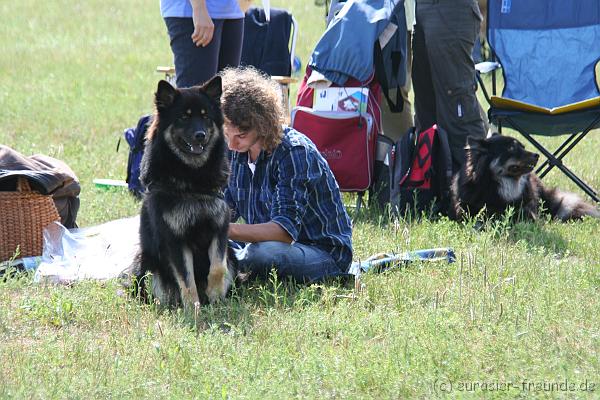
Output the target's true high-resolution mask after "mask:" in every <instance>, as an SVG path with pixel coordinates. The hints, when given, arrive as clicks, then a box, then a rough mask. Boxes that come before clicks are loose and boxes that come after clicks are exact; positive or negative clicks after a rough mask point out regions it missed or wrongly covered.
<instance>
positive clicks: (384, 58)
mask: <svg viewBox="0 0 600 400" xmlns="http://www.w3.org/2000/svg"><path fill="white" fill-rule="evenodd" d="M388 29H389V30H390V31H391V32H393V34H392V35H391V37H389V38H388V40H387V41H386V42H385V43H384V44H383V46H382V43H381V41H382V37H383V36H385V33H386V32H387V31H388ZM406 31H407V29H406V17H405V13H404V2H402V1H400V2H398V3H396V6H395V7H394V9H393V10H392V14H391V16H390V21H389V24H388V28H386V31H384V33H383V34H382V35H381V36H380V37H379V40H377V42H376V43H375V46H374V53H373V58H374V64H375V76H376V78H377V81H378V82H379V84H380V85H381V90H382V92H383V95H384V96H385V98H386V100H387V103H388V106H389V109H390V111H391V112H393V113H399V112H402V110H403V109H404V102H403V99H402V93H401V88H402V87H403V86H404V85H405V84H406V78H407V71H406V60H407V37H406V35H407V33H406ZM393 90H395V91H396V95H395V96H394V97H395V98H396V99H395V101H394V100H392V96H391V95H390V91H393Z"/></svg>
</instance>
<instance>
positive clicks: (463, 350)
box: [0, 0, 600, 399]
mask: <svg viewBox="0 0 600 400" xmlns="http://www.w3.org/2000/svg"><path fill="white" fill-rule="evenodd" d="M272 3H273V5H274V6H277V5H279V6H285V7H286V8H288V9H291V10H292V11H293V12H294V15H295V16H296V18H297V19H298V21H299V34H300V36H299V38H300V39H299V47H298V54H299V55H300V57H301V59H302V62H303V65H306V61H307V60H308V56H309V54H310V52H311V50H312V48H313V46H314V44H315V43H316V41H317V39H318V37H319V35H320V34H321V33H322V31H323V28H324V21H323V15H324V8H323V7H317V6H315V5H314V4H313V2H311V1H299V0H296V1H291V2H289V3H284V2H283V1H272ZM0 17H1V19H2V21H4V22H3V23H2V24H1V25H0V49H2V55H1V56H0V72H1V73H0V110H1V111H0V143H2V144H6V145H9V146H11V147H13V148H15V149H16V150H18V151H20V152H22V153H24V154H26V155H28V154H32V153H44V154H48V155H51V156H54V157H57V158H60V159H62V160H64V161H65V162H67V164H69V165H70V166H71V168H72V169H73V170H74V171H75V173H76V174H77V175H78V177H79V179H80V182H81V186H82V193H81V204H82V205H81V210H80V212H79V217H78V222H79V224H80V225H81V226H88V225H92V224H96V223H101V222H106V221H109V220H112V219H116V218H120V217H124V216H129V215H134V214H136V213H138V210H139V204H138V203H137V202H136V201H134V200H133V199H132V198H131V197H130V196H129V195H128V194H127V193H125V192H122V191H102V190H100V189H97V188H95V187H94V185H93V183H92V180H93V179H94V178H115V179H123V178H124V175H125V163H126V158H127V152H126V149H124V147H123V146H124V143H122V144H121V150H120V151H119V152H116V151H115V150H116V144H117V139H118V137H119V136H120V135H121V132H122V130H123V129H124V128H126V127H128V126H132V125H134V124H135V123H136V121H137V118H138V117H139V116H140V115H141V114H143V113H146V112H149V111H150V110H151V104H152V94H153V91H154V89H155V85H156V82H157V80H158V79H159V78H161V76H160V75H158V74H157V73H155V72H154V69H155V67H156V66H157V65H169V64H171V53H170V49H169V45H168V39H167V34H166V31H165V27H164V24H163V23H162V21H161V19H160V15H159V10H158V2H143V1H138V0H134V1H130V2H118V1H111V0H109V1H96V0H91V1H88V2H85V3H77V4H74V3H72V2H66V1H62V0H56V1H54V2H34V1H31V0H24V1H21V2H12V3H10V4H9V3H6V2H5V3H0ZM295 90H296V87H295V86H294V87H293V91H295ZM596 133H597V131H596V132H593V133H592V134H590V135H588V138H586V139H585V140H584V142H585V143H587V145H586V146H581V145H580V146H579V147H578V149H577V150H576V151H575V153H574V154H573V155H572V156H569V157H568V159H567V160H566V162H567V163H569V165H571V166H572V167H573V169H574V170H576V171H581V172H582V175H583V176H584V178H585V179H586V180H588V181H590V183H591V184H592V185H593V186H595V187H600V177H599V176H598V167H599V164H598V161H597V156H596V150H597V148H598V144H599V142H600V139H598V138H597V137H596V135H595V134H596ZM553 141H554V142H556V139H550V142H553ZM548 182H550V183H554V184H559V185H560V186H561V187H565V188H571V189H573V187H572V185H571V184H570V183H569V182H567V180H566V179H564V178H562V177H561V175H560V174H556V173H552V174H551V175H550V176H549V177H548ZM347 200H348V202H351V201H353V199H352V198H348V199H347ZM0 212H1V210H0ZM599 226H600V224H599V223H598V221H595V220H585V221H583V222H576V223H568V224H558V223H555V222H550V221H540V222H539V223H535V224H532V223H518V224H510V223H508V222H507V221H506V220H503V219H499V220H498V221H495V222H490V223H488V224H487V226H485V227H484V229H481V230H475V229H473V224H472V223H466V224H456V223H453V222H450V221H448V220H446V219H444V218H442V219H439V220H435V221H433V220H429V219H427V218H425V219H420V220H414V221H404V220H398V221H394V220H391V221H390V220H389V219H387V218H380V217H377V216H376V215H374V214H369V213H366V214H363V215H362V216H358V217H356V218H355V223H354V235H353V241H354V248H355V258H356V259H364V258H366V257H367V256H369V255H371V254H374V253H377V252H383V251H386V252H390V251H405V250H409V249H419V248H428V247H440V246H449V247H453V248H454V249H455V251H456V253H457V256H458V261H457V262H456V263H455V264H451V265H448V264H441V263H440V264H427V263H418V262H416V263H412V264H409V265H407V266H405V267H403V268H397V269H393V270H389V271H387V272H384V273H381V274H366V275H364V276H363V277H362V279H361V281H360V282H357V284H356V285H355V282H353V281H349V282H346V281H334V282H327V283H323V284H319V285H296V284H293V283H290V282H281V281H279V280H278V279H277V278H276V277H275V276H273V277H271V279H270V280H268V281H266V282H251V283H249V284H248V285H245V286H243V287H239V288H237V289H236V292H235V293H234V295H233V296H232V298H231V299H229V300H228V301H227V302H225V303H223V304H219V305H214V306H206V307H202V309H201V310H200V313H199V316H198V319H199V320H198V324H193V323H190V321H189V320H187V319H186V318H185V317H184V316H183V315H182V313H181V312H179V311H174V312H171V311H164V310H160V309H157V308H156V307H154V306H152V305H142V304H140V303H138V302H136V301H132V300H131V299H130V298H129V297H128V296H126V295H125V294H124V293H123V290H122V288H121V286H120V285H119V283H118V282H116V281H109V282H102V283H99V282H82V283H78V284H75V285H71V286H53V285H43V284H35V283H33V282H32V277H31V276H30V275H28V274H16V275H12V274H7V275H4V277H3V278H2V279H1V280H0V398H27V399H29V398H85V399H88V398H102V399H104V398H124V397H129V398H259V397H260V398H274V399H275V398H276V399H279V398H423V399H429V398H442V397H444V398H445V397H448V398H481V397H486V398H506V397H510V398H515V397H516V398H529V397H533V396H536V397H541V398H598V397H599V395H598V393H599V392H600V387H599V385H600V375H599V372H598V371H600V357H599V356H600V354H599V351H600V317H599V315H600V302H599V300H598V299H599V294H600V293H599V287H600V262H599V261H600V247H599V246H598V245H597V241H596V236H597V234H598V228H599ZM509 383H510V385H508V384H509ZM565 383H567V384H573V385H575V386H570V385H567V386H564V384H565ZM494 384H496V386H494ZM502 384H504V386H502ZM544 384H546V386H544ZM561 384H562V385H563V386H560V385H561ZM484 385H485V386H484ZM536 385H537V386H536ZM494 387H495V388H496V390H491V389H493V388H494ZM562 387H565V388H566V389H571V388H575V389H577V390H573V391H570V390H562V389H561V388H562ZM581 389H587V391H582V390H581ZM591 389H594V390H593V391H592V390H591Z"/></svg>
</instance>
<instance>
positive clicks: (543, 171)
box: [476, 47, 600, 203]
mask: <svg viewBox="0 0 600 400" xmlns="http://www.w3.org/2000/svg"><path fill="white" fill-rule="evenodd" d="M490 51H491V55H492V61H487V62H481V63H479V64H477V65H476V71H477V81H478V83H479V87H480V88H481V90H482V92H483V95H484V97H485V99H486V100H487V102H488V104H489V106H490V108H489V109H488V120H489V121H490V123H493V122H497V126H498V133H500V134H501V133H502V126H503V125H509V126H510V127H512V128H513V129H515V130H516V131H517V132H519V133H520V134H521V135H522V136H523V137H524V138H525V139H527V141H529V143H531V144H532V145H533V146H534V147H535V148H536V149H537V150H538V151H539V152H540V153H542V154H543V155H544V157H546V160H545V161H544V162H543V163H542V164H541V165H540V166H539V167H538V168H537V169H536V171H535V173H536V174H537V175H538V176H539V178H540V179H542V178H543V177H544V176H546V175H547V174H548V172H550V171H551V170H552V168H554V167H556V168H558V169H559V170H560V171H562V172H563V173H564V174H565V175H566V176H567V177H568V178H569V179H570V180H571V181H573V183H575V184H576V185H577V186H578V187H579V188H580V189H581V190H583V191H584V192H585V193H586V194H587V195H588V196H590V197H591V198H592V199H593V200H594V201H595V202H597V203H600V196H599V195H598V192H597V191H596V190H594V189H593V188H592V187H591V186H590V185H589V184H588V183H586V182H585V181H584V180H582V179H581V178H579V177H578V176H577V175H576V174H575V173H574V172H573V171H571V170H570V169H569V168H568V167H567V166H566V165H565V164H564V163H563V161H562V159H563V158H564V157H565V156H566V155H567V154H568V153H569V152H570V151H571V150H572V149H573V148H574V147H575V146H576V145H577V144H578V143H579V142H580V141H581V140H582V139H583V138H584V137H585V136H586V135H587V134H588V132H590V131H591V130H592V129H594V128H598V127H600V112H599V115H598V117H596V118H595V119H593V120H592V122H591V123H590V124H589V125H587V126H586V127H585V129H583V131H581V132H578V133H574V134H571V135H569V137H568V138H567V139H566V140H565V141H564V142H563V143H562V144H561V145H560V146H559V147H558V148H557V149H556V150H555V151H554V152H552V153H551V152H550V151H549V150H548V149H546V148H545V147H544V146H543V145H542V144H541V143H540V142H538V141H537V140H536V139H534V138H533V136H532V135H531V134H529V133H527V131H526V130H525V129H523V128H522V127H521V126H520V125H519V124H518V123H516V122H515V121H514V119H511V118H510V116H508V115H493V113H492V111H493V106H492V101H491V97H490V95H489V93H488V91H487V89H486V87H485V84H484V82H483V79H482V78H481V74H482V73H488V72H491V73H492V95H494V96H495V95H496V93H497V86H498V85H497V82H496V79H497V77H496V70H497V69H498V68H501V67H502V66H501V65H500V63H498V62H497V57H496V54H495V53H494V50H493V49H492V48H491V47H490Z"/></svg>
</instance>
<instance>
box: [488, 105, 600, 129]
mask: <svg viewBox="0 0 600 400" xmlns="http://www.w3.org/2000/svg"><path fill="white" fill-rule="evenodd" d="M598 118H600V108H598V107H596V108H591V109H586V110H584V111H577V112H570V113H565V114H557V115H547V114H539V113H529V112H521V111H514V110H502V109H491V110H490V121H492V122H494V123H496V124H498V123H501V124H502V126H504V127H509V128H513V129H515V130H517V131H523V132H528V133H531V134H537V135H543V136H560V135H565V134H574V133H579V132H582V131H583V130H584V129H587V128H589V127H590V126H591V125H592V124H593V123H594V121H595V124H594V126H593V127H592V129H594V128H598V127H600V120H598Z"/></svg>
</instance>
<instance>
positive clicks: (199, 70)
mask: <svg viewBox="0 0 600 400" xmlns="http://www.w3.org/2000/svg"><path fill="white" fill-rule="evenodd" d="M213 23H214V25H215V30H214V34H213V39H212V40H211V42H210V43H209V44H208V46H206V47H198V46H196V45H195V44H194V42H193V41H192V33H193V32H194V22H193V21H192V18H172V17H169V18H165V24H166V25H167V30H168V32H169V37H170V38H171V50H172V51H173V57H174V62H175V73H176V75H177V79H176V83H177V86H178V87H181V88H183V87H190V86H195V85H200V84H202V83H204V82H206V81H208V80H209V79H210V78H212V77H213V76H214V75H215V74H216V73H217V66H218V61H219V59H218V56H219V49H220V48H221V31H222V29H223V20H213Z"/></svg>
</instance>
